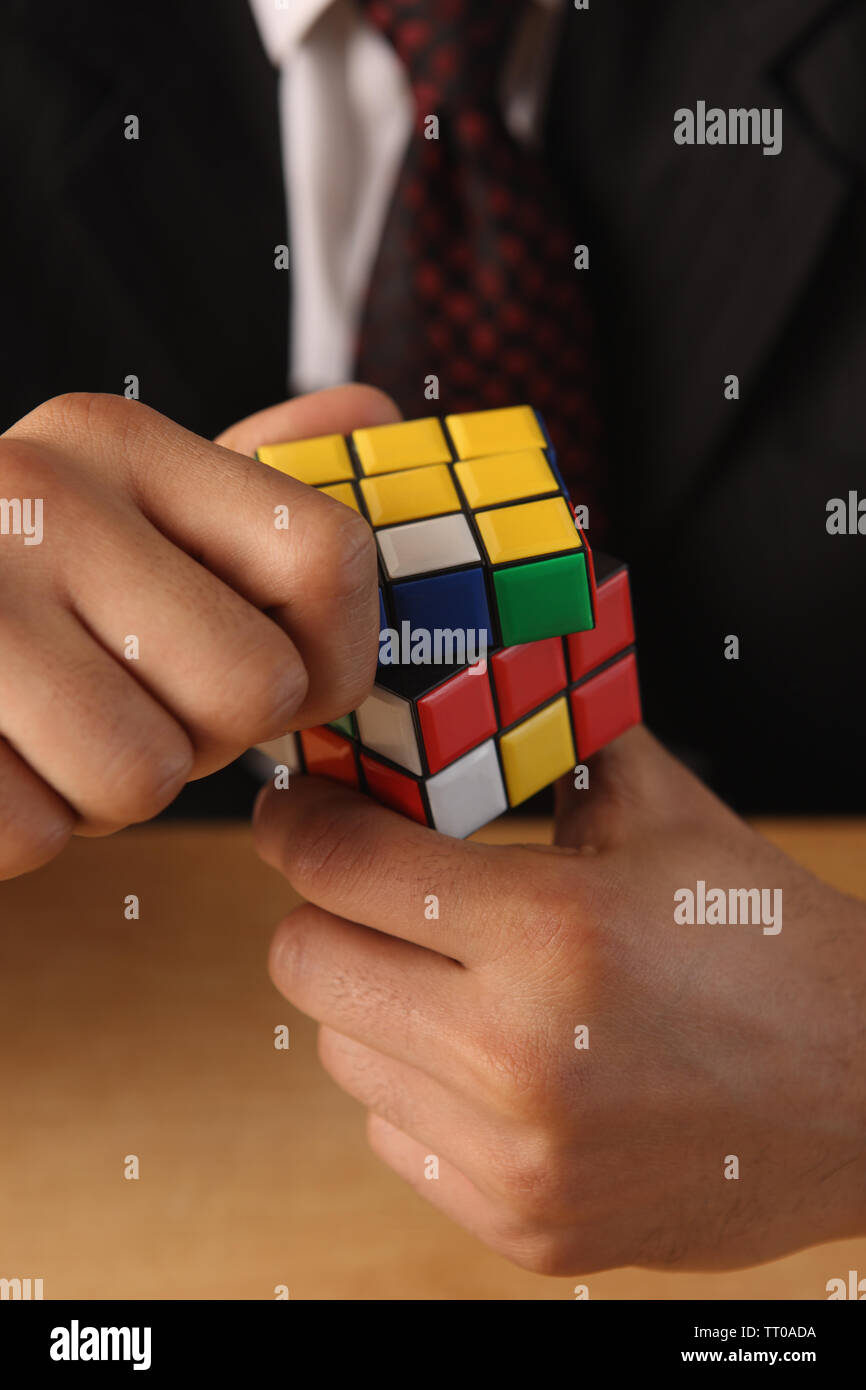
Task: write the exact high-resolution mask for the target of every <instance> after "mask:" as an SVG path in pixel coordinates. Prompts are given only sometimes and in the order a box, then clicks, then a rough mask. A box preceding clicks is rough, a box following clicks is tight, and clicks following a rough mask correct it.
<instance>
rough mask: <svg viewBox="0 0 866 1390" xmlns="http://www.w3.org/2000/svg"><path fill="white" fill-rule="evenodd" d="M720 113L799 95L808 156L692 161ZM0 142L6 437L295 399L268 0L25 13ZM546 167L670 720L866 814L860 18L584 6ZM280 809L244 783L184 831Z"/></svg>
mask: <svg viewBox="0 0 866 1390" xmlns="http://www.w3.org/2000/svg"><path fill="white" fill-rule="evenodd" d="M698 100H705V101H707V102H708V104H710V105H718V106H721V107H725V108H727V107H750V106H757V107H781V108H782V110H783V114H784V123H783V133H784V139H783V149H782V152H781V153H780V154H779V155H778V156H775V157H770V156H764V155H763V154H762V153H761V150H760V148H755V147H753V146H752V147H750V146H745V147H727V148H706V147H705V148H700V147H694V148H685V147H680V146H677V145H676V144H675V143H674V140H673V113H674V111H675V110H676V109H677V108H678V107H681V106H684V105H685V106H692V107H694V105H695V103H696V102H697V101H698ZM127 112H136V113H138V114H139V115H140V118H141V123H142V130H143V131H145V130H146V134H147V138H146V139H141V140H140V141H139V142H137V143H130V142H126V141H124V139H123V138H122V122H123V117H124V115H125V114H126V113H127ZM0 143H2V151H3V153H2V156H0V158H2V167H3V179H2V184H3V190H4V199H3V203H4V212H3V216H2V218H0V302H2V306H3V333H2V348H0V351H2V363H0V425H2V428H4V429H5V428H7V427H8V426H9V425H10V424H11V423H12V422H13V421H14V420H16V419H17V418H18V417H20V416H21V415H23V414H24V413H26V412H27V411H28V410H30V409H31V408H32V407H33V406H35V405H37V404H38V403H39V402H40V401H42V400H44V399H46V398H48V397H50V396H52V395H55V394H57V393H60V392H64V391H69V390H99V391H111V392H121V391H122V390H123V383H124V378H125V377H126V376H127V374H128V373H130V372H134V373H136V375H138V376H139V378H140V381H141V393H142V399H144V400H146V401H147V403H148V404H150V405H152V406H154V407H155V408H156V409H158V410H160V411H163V412H164V413H165V414H167V415H170V416H172V417H173V418H175V419H176V420H178V421H180V422H181V423H182V424H184V425H186V426H187V427H189V428H190V429H193V430H195V431H198V432H199V433H201V434H203V435H206V436H213V435H214V434H216V433H217V432H218V431H220V430H221V429H223V428H224V427H225V426H226V425H227V424H229V423H231V422H232V421H234V420H236V419H238V418H240V417H242V416H244V415H246V414H249V413H250V412H252V411H255V410H257V409H260V408H261V407H262V406H264V405H267V404H270V403H272V402H274V401H277V400H280V399H282V398H283V397H284V396H285V395H286V394H287V390H286V382H287V380H288V375H289V363H288V360H287V355H288V349H287V341H288V330H287V324H288V313H289V301H288V296H289V294H290V286H291V276H290V275H286V274H285V273H280V272H277V271H276V270H275V269H274V263H273V248H274V246H275V244H277V243H281V242H286V241H287V240H288V235H287V231H286V225H287V219H286V210H285V198H284V190H283V183H282V175H281V166H280V146H279V127H278V116H277V76H276V72H275V70H274V68H273V67H272V66H271V64H270V63H269V61H268V59H267V57H266V56H265V54H264V52H263V50H262V47H261V43H260V40H259V36H258V31H257V29H256V27H255V24H254V22H253V19H252V17H251V14H250V13H249V11H248V9H247V6H246V4H245V0H219V3H211V4H208V5H203V4H193V3H186V4H184V3H169V0H152V3H148V4H145V5H139V6H133V7H120V8H118V7H117V6H116V5H109V4H108V3H107V0H92V3H89V4H87V5H86V6H82V5H73V4H65V3H53V4H52V3H49V4H46V5H40V6H33V5H26V4H23V3H20V0H17V2H16V3H8V0H7V5H6V6H5V7H4V9H3V13H2V16H0ZM542 157H543V158H544V159H545V160H546V161H547V163H548V164H549V166H550V168H551V169H552V170H553V171H554V172H555V173H556V175H557V179H558V182H559V184H560V187H561V188H562V189H564V190H565V192H566V194H567V197H568V200H569V206H570V208H571V210H572V212H573V223H574V240H575V242H586V243H587V244H588V245H589V246H590V248H591V271H590V274H589V275H588V277H587V285H588V287H589V291H590V293H591V296H592V300H593V308H594V311H595V317H596V322H597V325H598V331H599V366H600V370H601V374H602V383H603V397H602V406H603V414H604V419H605V422H606V429H607V434H608V469H609V472H608V478H607V493H608V501H607V515H608V528H607V535H606V536H605V538H604V539H605V548H606V549H610V550H613V551H614V552H616V553H618V554H620V555H622V556H623V557H624V558H625V559H627V560H628V562H629V564H630V565H631V569H632V585H633V592H634V596H635V610H636V619H637V628H638V656H639V664H640V670H641V677H642V688H643V697H644V707H645V715H646V719H647V722H648V724H649V725H650V727H651V728H652V729H653V730H654V731H655V732H656V733H657V734H658V735H659V736H660V737H661V738H662V739H663V740H665V742H667V743H668V744H669V745H670V746H671V747H672V748H673V749H674V751H676V752H678V753H680V754H681V755H682V756H683V757H685V758H686V760H687V761H689V762H690V763H691V764H692V765H693V766H694V767H695V768H696V770H698V771H699V772H700V773H701V774H702V775H703V776H704V777H705V778H706V779H707V780H708V781H709V782H710V784H711V785H712V786H713V787H714V788H715V789H716V790H717V791H718V792H719V793H720V794H721V795H722V796H723V797H725V798H726V799H727V800H728V801H730V802H731V803H732V804H733V805H734V806H735V807H737V808H738V809H740V810H743V811H752V812H807V811H808V812H828V813H830V812H845V811H862V810H863V806H864V792H863V788H864V781H866V738H864V730H863V721H864V655H863V649H864V632H866V621H864V620H866V534H864V535H842V536H834V535H829V534H828V533H827V530H826V516H827V511H826V508H827V502H828V500H829V499H830V498H833V497H843V498H846V497H847V495H848V492H849V490H851V489H853V490H859V497H860V498H866V198H864V172H866V5H864V4H863V3H862V2H861V0H855V2H853V3H827V2H826V0H727V2H726V3H716V2H715V0H704V3H702V4H701V5H695V4H694V3H693V0H656V3H653V4H647V3H646V0H620V2H619V3H616V0H608V2H607V3H606V4H598V5H596V4H593V5H592V7H591V9H590V11H588V12H585V13H580V12H576V11H572V10H571V9H570V8H569V9H568V10H567V11H566V10H564V12H563V21H562V32H561V40H560V42H559V44H558V53H557V62H556V68H555V71H554V74H553V79H552V82H551V86H550V92H549V100H548V106H547V114H546V120H545V140H544V148H543V152H542ZM731 373H735V374H736V375H737V376H738V378H739V382H740V399H739V400H738V401H729V400H726V399H725V397H724V379H725V377H726V376H727V375H729V374H731ZM414 413H416V414H419V415H420V414H427V413H430V407H429V404H427V403H425V402H424V400H423V397H422V396H421V394H420V392H419V400H418V405H417V410H416V411H415V412H414ZM864 529H866V520H864ZM594 539H595V537H593V536H592V534H591V532H590V542H591V543H592V541H593V540H594ZM728 634H736V635H737V636H738V637H739V640H740V652H741V654H740V659H739V660H738V661H728V660H725V659H724V655H723V652H724V642H725V638H726V636H727V635H728ZM254 791H255V784H254V782H253V780H252V778H251V777H250V776H249V774H248V773H247V772H246V770H245V769H243V768H240V767H235V768H233V769H228V770H227V771H226V772H225V773H223V774H220V775H219V776H217V777H215V778H211V779H208V781H207V782H206V783H202V784H197V785H194V786H192V787H190V788H188V789H187V790H186V791H185V792H184V793H183V795H182V797H181V798H180V800H179V802H178V803H176V805H175V807H174V808H172V812H170V813H174V814H179V813H182V814H203V813H211V814H228V813H234V814H238V813H243V812H244V811H245V810H246V808H247V807H248V805H249V804H250V802H251V800H252V796H253V794H254Z"/></svg>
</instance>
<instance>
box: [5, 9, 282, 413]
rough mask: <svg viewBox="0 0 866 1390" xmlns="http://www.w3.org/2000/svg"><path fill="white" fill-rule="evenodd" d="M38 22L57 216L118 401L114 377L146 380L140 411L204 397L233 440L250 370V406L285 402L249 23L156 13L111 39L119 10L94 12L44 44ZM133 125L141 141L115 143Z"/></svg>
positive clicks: (274, 197)
mask: <svg viewBox="0 0 866 1390" xmlns="http://www.w3.org/2000/svg"><path fill="white" fill-rule="evenodd" d="M36 18H37V20H38V22H36V23H35V24H34V25H33V32H31V33H30V34H29V35H28V36H27V43H28V45H29V46H30V48H31V50H33V51H34V52H35V53H36V54H37V61H38V62H39V63H40V64H41V65H42V70H43V71H44V72H45V74H46V85H47V86H49V85H50V96H51V100H52V101H53V102H54V101H56V103H57V106H56V112H57V114H56V125H57V131H58V134H57V140H58V148H57V149H55V150H54V151H53V154H52V161H51V167H52V171H53V173H52V177H53V178H54V180H55V182H56V187H55V188H54V190H53V200H54V204H55V208H54V212H53V214H52V215H53V216H56V217H58V218H59V219H60V220H61V221H62V224H63V227H64V234H65V236H66V237H67V238H68V245H69V252H70V256H71V257H72V258H74V261H75V262H77V263H78V265H80V266H81V267H83V269H82V271H81V274H82V276H83V277H84V279H85V281H86V290H87V297H88V299H89V301H90V303H92V305H93V312H94V314H95V315H96V316H97V317H98V318H101V319H103V321H104V322H105V324H106V341H105V352H106V355H107V356H110V358H111V362H112V371H113V373H114V374H115V379H116V380H117V381H118V386H117V387H116V388H114V389H122V380H123V371H122V370H121V364H125V370H126V371H130V372H135V371H136V370H137V367H138V364H139V363H141V362H145V363H147V364H148V365H147V369H146V370H147V371H148V373H149V379H148V380H147V381H144V380H143V381H142V395H143V397H144V399H147V400H160V401H173V400H187V401H190V402H195V401H196V399H201V398H202V395H203V393H204V394H207V392H206V390H204V388H203V383H208V384H209V385H210V387H216V394H217V395H221V396H222V398H223V404H224V410H225V414H224V415H222V416H221V419H222V421H223V423H228V421H229V419H231V418H233V415H232V411H233V410H234V409H236V408H237V407H236V406H235V405H234V404H233V399H232V389H231V378H232V372H234V374H235V376H236V377H237V376H238V375H240V374H241V373H240V367H241V366H243V368H244V369H245V370H246V372H247V375H248V377H249V374H250V358H251V356H252V357H254V358H255V357H258V359H259V370H258V374H259V391H260V394H259V395H258V397H257V400H256V402H255V404H257V405H262V404H266V403H268V402H269V401H270V400H273V399H277V398H278V397H279V396H281V395H284V394H285V380H286V354H287V299H288V295H287V283H286V282H287V277H286V276H285V274H284V273H280V272H278V271H277V270H275V268H274V246H275V245H276V244H277V243H281V242H284V241H285V239H286V232H285V227H286V216H285V201H284V193H283V186H282V175H281V167H280V153H279V124H278V120H277V110H276V74H275V73H274V71H273V69H272V68H271V67H270V64H269V63H268V61H267V59H266V57H265V55H264V53H263V51H262V49H261V45H260V42H259V38H258V33H257V31H256V29H255V25H254V21H253V18H252V16H251V14H250V13H249V8H248V6H247V5H246V3H244V0H221V3H216V4H213V5H207V6H204V5H202V6H200V7H199V6H189V5H176V4H172V3H169V0H154V2H153V3H149V4H148V5H133V6H126V7H124V9H123V15H122V22H121V21H120V20H119V19H118V17H117V11H116V6H115V5H114V4H113V3H112V4H109V3H107V2H106V0H89V3H88V4H86V5H77V4H76V5H69V6H62V7H60V9H59V10H58V14H57V19H56V23H55V24H54V25H53V27H51V28H50V29H49V28H47V27H46V26H44V24H43V22H42V19H41V17H36ZM28 21H29V16H28V17H26V18H25V21H24V22H25V23H26V22H28ZM118 26H120V29H121V36H122V37H121V38H120V39H119V38H118V33H117V30H118ZM129 115H135V116H137V117H138V119H139V122H140V137H139V139H138V140H127V139H125V138H124V125H125V120H126V117H127V116H129ZM115 363H116V364H117V366H116V367H115V366H114V364H115ZM221 383H225V386H224V389H223V387H222V385H221ZM251 408H252V407H251ZM194 409H195V407H194V406H193V411H194ZM184 423H189V424H190V425H192V427H193V428H204V427H205V422H204V421H203V419H192V418H188V419H185V420H184Z"/></svg>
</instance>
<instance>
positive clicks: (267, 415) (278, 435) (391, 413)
mask: <svg viewBox="0 0 866 1390" xmlns="http://www.w3.org/2000/svg"><path fill="white" fill-rule="evenodd" d="M401 418H402V417H401V415H400V410H399V408H398V407H397V406H396V405H395V403H394V402H393V401H392V400H391V397H390V396H386V395H385V393H384V391H378V390H377V389H376V387H375V386H363V385H361V384H359V383H354V382H353V383H349V384H348V385H346V386H337V387H331V388H329V389H328V390H327V391H314V392H312V393H311V394H310V395H309V396H298V397H297V398H296V399H295V400H291V401H280V403H279V404H278V405H271V406H268V408H267V410H260V411H258V412H257V413H256V414H255V415H248V416H247V417H246V419H245V420H239V421H238V423H237V424H235V425H230V426H229V428H228V429H227V430H223V432H222V434H219V435H217V437H216V440H215V443H217V444H222V446H223V447H224V448H226V449H234V450H235V451H236V452H237V453H239V454H249V455H250V456H254V455H255V452H256V449H257V448H258V447H259V445H260V444H282V443H283V442H284V441H286V440H289V439H312V438H315V436H316V435H318V434H350V433H351V432H352V430H359V429H363V428H364V427H365V426H367V425H390V424H394V423H396V421H398V420H399V419H401Z"/></svg>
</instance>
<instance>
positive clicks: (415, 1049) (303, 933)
mask: <svg viewBox="0 0 866 1390" xmlns="http://www.w3.org/2000/svg"><path fill="white" fill-rule="evenodd" d="M269 970H270V975H271V979H272V980H273V982H274V984H275V985H276V987H277V989H278V990H279V991H280V993H281V994H283V995H285V997H286V998H287V999H288V1000H290V1002H291V1003H292V1004H294V1005H295V1007H296V1008H298V1009H300V1010H301V1012H302V1013H305V1014H309V1016H310V1017H311V1018H314V1019H315V1020H316V1021H317V1022H318V1023H325V1024H327V1025H328V1027H330V1028H335V1029H336V1030H337V1032H339V1033H345V1034H346V1035H347V1036H348V1037H351V1038H356V1039H357V1040H358V1041H359V1042H363V1043H366V1044H368V1046H370V1047H374V1048H376V1049H377V1050H378V1051H380V1052H386V1053H387V1054H388V1055H389V1056H391V1057H399V1058H401V1059H402V1060H404V1061H407V1062H410V1063H411V1064H412V1065H413V1066H417V1067H421V1068H422V1069H426V1068H427V1067H428V1066H429V1065H430V1062H431V1059H433V1058H435V1059H436V1066H437V1069H444V1068H448V1067H449V1066H450V1068H451V1070H457V1066H458V1063H457V1061H456V1057H457V1052H456V1044H455V1042H454V1041H453V1040H454V1039H456V1038H457V1037H458V1036H460V1034H459V1026H460V1012H461V1009H464V1010H465V1009H466V1008H467V1007H468V1006H469V1002H468V1001H469V995H468V988H467V984H466V981H467V979H468V977H467V976H466V975H465V973H464V972H463V971H462V970H461V969H460V967H459V966H458V965H455V964H454V962H453V961H447V960H445V959H444V958H443V957H442V956H437V955H436V954H435V953H434V952H432V951H425V950H423V949H422V948H421V947H420V946H413V945H412V944H411V943H409V942H406V941H395V940H394V939H393V938H392V937H387V936H383V935H382V934H381V933H380V932H374V931H370V930H369V928H367V927H362V926H358V925H356V924H355V923H354V922H346V921H344V920H343V919H342V918H341V917H334V916H332V915H331V913H328V912H322V911H321V909H319V908H317V907H313V906H312V905H311V904H309V903H307V904H304V905H303V906H302V907H299V908H296V909H295V911H294V912H292V913H291V914H290V915H289V916H288V917H287V918H286V919H285V920H284V921H283V922H281V923H280V925H279V927H278V928H277V930H276V933H275V935H274V939H273V943H272V945H271V952H270V958H269Z"/></svg>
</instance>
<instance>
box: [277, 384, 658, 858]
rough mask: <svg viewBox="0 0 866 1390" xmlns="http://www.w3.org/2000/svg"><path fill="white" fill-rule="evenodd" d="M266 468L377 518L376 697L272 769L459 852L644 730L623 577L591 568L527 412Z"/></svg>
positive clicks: (499, 413)
mask: <svg viewBox="0 0 866 1390" xmlns="http://www.w3.org/2000/svg"><path fill="white" fill-rule="evenodd" d="M258 457H259V458H260V459H261V461H262V462H264V463H268V464H270V465H271V466H273V467H276V468H280V469H281V470H282V471H284V472H286V473H289V474H291V476H292V477H294V478H297V479H299V480H300V481H302V482H305V483H309V484H311V485H312V486H314V487H319V488H321V490H322V491H323V492H327V493H328V494H329V495H331V496H332V497H335V498H337V500H339V501H341V502H344V503H345V504H346V505H348V506H352V507H354V508H355V509H356V510H358V511H359V512H360V513H361V514H362V515H363V516H365V517H366V519H367V520H368V522H369V523H370V525H371V526H372V528H373V531H374V534H375V537H376V542H377V547H378V552H379V562H380V610H381V620H382V629H383V631H382V634H381V642H380V663H379V666H378V669H377V674H376V683H375V685H374V688H373V691H372V692H371V694H370V695H369V696H368V698H367V699H366V700H365V701H364V703H363V704H362V705H361V706H360V707H359V708H358V709H357V710H355V711H354V712H353V713H351V714H347V715H345V716H344V717H343V718H341V719H337V720H335V721H333V723H331V724H330V725H327V726H321V727H318V728H314V729H305V730H303V731H301V733H300V734H288V735H286V736H285V737H284V738H282V739H276V740H274V741H273V742H271V743H269V744H263V745H260V751H261V752H263V753H264V754H266V755H267V756H268V757H269V758H270V759H271V760H272V761H276V762H279V763H284V764H286V765H287V766H288V767H289V768H290V770H292V771H297V770H302V771H306V772H308V773H312V774H317V775H320V776H326V777H331V778H334V779H336V780H338V781H342V782H345V783H346V784H348V785H349V786H352V787H356V788H359V789H360V790H363V791H366V792H367V793H368V794H369V795H371V796H373V797H374V798H375V799H376V800H378V801H381V802H383V803H384V804H385V805H388V806H390V807H392V808H393V809H395V810H397V811H401V812H402V813H403V814H404V815H407V816H410V817H412V818H413V819H415V820H418V821H421V822H422V823H424V824H426V825H430V826H433V827H434V828H435V829H437V830H440V831H442V832H444V833H445V834H449V835H455V836H465V835H468V834H471V833H472V831H473V830H477V829H479V828H480V826H482V825H484V824H486V823H487V822H488V821H490V820H492V819H494V818H495V817H496V816H498V815H500V814H501V813H502V812H503V811H505V810H507V809H508V808H509V807H510V806H517V805H519V804H520V803H521V802H523V801H525V800H526V799H527V798H528V797H530V796H532V795H533V794H534V793H535V792H537V791H540V790H541V789H542V788H543V787H545V786H547V785H549V784H550V783H551V782H553V781H554V780H555V779H556V778H557V777H559V776H561V775H562V774H563V773H565V772H568V771H569V770H570V769H572V768H574V767H575V766H576V764H578V763H581V762H584V761H585V760H586V759H587V758H588V757H590V756H591V755H592V753H594V752H596V751H597V750H598V749H599V748H601V747H603V746H604V744H606V743H609V742H610V741H611V740H612V739H613V738H616V737H617V736H618V735H619V734H621V733H623V732H624V731H625V730H626V729H627V728H630V727H631V725H633V724H636V723H638V722H639V721H640V717H641V713H640V697H639V693H638V682H637V665H636V660H635V653H634V626H633V620H632V611H631V599H630V593H629V583H628V572H627V570H626V567H625V566H624V565H622V564H619V563H617V562H616V561H613V560H610V559H608V558H606V557H600V556H596V557H595V558H593V556H592V555H591V553H590V550H589V547H588V546H587V543H586V539H585V536H584V535H583V533H582V532H581V530H580V528H579V527H578V526H577V524H576V522H575V519H574V515H573V512H572V510H571V506H570V504H569V501H568V495H567V492H566V490H565V487H564V485H563V483H562V480H561V478H560V475H559V472H558V470H557V467H556V460H555V456H554V453H553V449H552V447H551V444H550V441H549V439H548V437H547V434H546V432H545V429H544V426H543V424H542V422H541V420H540V418H539V417H538V415H537V414H536V413H535V412H534V411H533V410H531V409H530V408H529V407H526V406H521V407H516V408H511V409H507V410H493V411H483V412H478V413H475V414H469V415H452V416H448V417H446V419H445V420H444V421H439V420H436V419H427V420H412V421H407V422H405V423H400V424H395V425H384V426H377V427H375V428H370V429H363V430H356V431H355V433H354V435H352V436H351V437H350V438H343V437H342V436H339V435H332V436H329V437H327V438H324V439H316V440H302V441H298V442H293V443H290V444H277V445H270V446H267V447H263V448H261V449H260V450H259V451H258ZM468 633H473V634H474V638H475V640H474V642H473V643H472V644H471V647H472V649H471V650H469V649H468V648H469V647H470V644H469V643H467V642H466V640H465V638H466V634H468ZM437 638H438V640H437ZM461 639H463V640H461ZM479 639H480V642H481V643H483V647H482V649H481V650H480V651H479V645H478V642H479ZM395 648H396V653H397V656H398V659H397V660H396V661H395V660H394V649H395ZM484 648H486V659H481V660H479V659H478V657H479V655H480V656H481V657H482V658H484V655H485V652H484ZM419 656H420V660H419V659H418V658H419ZM389 658H390V659H389ZM425 658H426V659H425Z"/></svg>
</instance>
